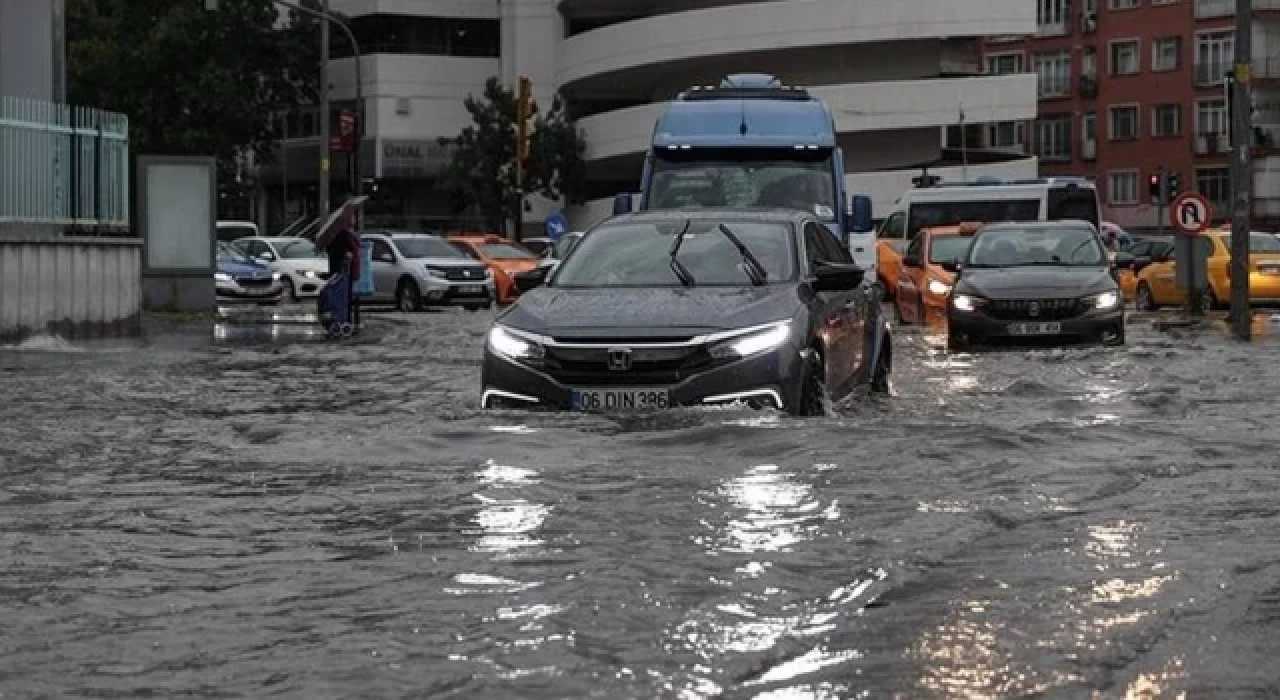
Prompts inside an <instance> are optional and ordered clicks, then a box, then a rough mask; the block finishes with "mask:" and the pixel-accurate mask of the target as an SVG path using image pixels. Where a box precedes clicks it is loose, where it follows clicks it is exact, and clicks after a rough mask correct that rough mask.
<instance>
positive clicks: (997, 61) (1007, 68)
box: [987, 53, 1026, 75]
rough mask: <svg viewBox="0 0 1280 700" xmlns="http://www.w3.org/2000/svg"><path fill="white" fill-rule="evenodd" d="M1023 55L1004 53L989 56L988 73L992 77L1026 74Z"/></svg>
mask: <svg viewBox="0 0 1280 700" xmlns="http://www.w3.org/2000/svg"><path fill="white" fill-rule="evenodd" d="M1023 60H1024V59H1023V55H1022V54H1020V53H1002V54H994V55H991V56H987V73H989V74H991V75H1009V74H1012V73H1024V72H1026V70H1025V68H1024V67H1023Z"/></svg>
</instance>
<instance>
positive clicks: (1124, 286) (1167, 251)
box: [1116, 240, 1173, 303]
mask: <svg viewBox="0 0 1280 700" xmlns="http://www.w3.org/2000/svg"><path fill="white" fill-rule="evenodd" d="M1124 252H1126V253H1128V254H1129V255H1132V256H1133V262H1132V263H1130V264H1128V265H1125V266H1123V267H1117V268H1116V281H1117V282H1119V283H1120V292H1121V293H1122V294H1124V300H1125V302H1126V303H1128V302H1130V301H1133V298H1134V296H1136V295H1137V293H1138V273H1140V272H1142V270H1143V268H1145V267H1146V266H1148V265H1150V264H1151V263H1154V262H1165V261H1166V260H1171V259H1172V258H1173V242H1172V241H1170V240H1145V241H1137V242H1136V243H1134V244H1133V245H1131V246H1129V247H1128V248H1127V249H1126V250H1125V251H1124Z"/></svg>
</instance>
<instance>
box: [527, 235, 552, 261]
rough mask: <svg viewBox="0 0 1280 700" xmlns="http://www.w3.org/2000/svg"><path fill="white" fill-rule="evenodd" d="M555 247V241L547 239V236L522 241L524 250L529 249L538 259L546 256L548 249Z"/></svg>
mask: <svg viewBox="0 0 1280 700" xmlns="http://www.w3.org/2000/svg"><path fill="white" fill-rule="evenodd" d="M553 245H555V241H553V240H551V239H550V238H547V237H546V236H535V237H534V238H521V239H520V246H521V247H522V248H527V249H528V250H529V252H530V253H533V254H534V255H536V256H538V257H542V256H543V255H545V254H546V252H547V249H548V248H550V247H551V246H553Z"/></svg>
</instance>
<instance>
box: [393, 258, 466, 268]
mask: <svg viewBox="0 0 1280 700" xmlns="http://www.w3.org/2000/svg"><path fill="white" fill-rule="evenodd" d="M405 263H407V264H409V265H430V266H431V267H484V266H485V265H484V263H482V262H480V261H479V260H472V259H470V258H405Z"/></svg>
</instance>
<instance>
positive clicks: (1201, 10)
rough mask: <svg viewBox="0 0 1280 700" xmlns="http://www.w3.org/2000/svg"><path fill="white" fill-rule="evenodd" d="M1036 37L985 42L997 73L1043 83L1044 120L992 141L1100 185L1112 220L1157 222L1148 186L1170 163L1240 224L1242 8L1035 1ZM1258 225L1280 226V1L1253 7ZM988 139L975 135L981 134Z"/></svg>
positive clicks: (1012, 127)
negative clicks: (1231, 87) (1236, 114)
mask: <svg viewBox="0 0 1280 700" xmlns="http://www.w3.org/2000/svg"><path fill="white" fill-rule="evenodd" d="M1027 1H1028V2H1034V3H1036V5H1037V17H1038V20H1039V30H1038V32H1037V34H1036V35H1035V36H1033V37H993V38H991V39H988V40H987V41H986V42H985V43H984V47H983V53H984V60H985V62H986V67H987V71H988V72H990V73H993V74H1000V73H1020V72H1034V73H1036V74H1037V75H1038V76H1039V88H1038V89H1039V110H1038V117H1037V119H1036V120H1035V121H1034V122H1031V123H1029V124H1023V123H1003V124H989V125H986V126H984V127H979V128H980V129H983V130H984V131H985V133H983V134H981V136H980V138H981V139H982V142H983V143H985V144H986V145H988V146H989V147H992V148H1002V149H1003V148H1007V149H1011V150H1016V151H1025V152H1030V153H1033V154H1035V155H1036V156H1038V157H1039V159H1040V172H1041V174H1042V175H1046V176H1049V175H1084V176H1087V177H1092V178H1094V180H1095V181H1096V182H1097V183H1098V188H1099V195H1100V197H1101V198H1102V201H1103V206H1104V215H1105V217H1106V218H1108V219H1109V220H1111V221H1115V222H1116V223H1119V224H1120V225H1122V226H1125V227H1129V228H1134V229H1147V228H1151V227H1154V226H1155V224H1156V211H1155V207H1154V206H1153V205H1152V204H1151V199H1150V197H1149V195H1148V191H1149V190H1148V182H1149V178H1150V177H1151V175H1153V174H1154V173H1155V172H1156V169H1157V168H1158V167H1160V166H1164V168H1166V169H1167V170H1170V171H1173V172H1177V173H1179V176H1180V177H1179V180H1180V186H1181V189H1182V190H1183V191H1186V190H1189V189H1196V190H1199V191H1200V192H1202V193H1203V194H1205V195H1206V196H1207V197H1208V198H1209V199H1210V201H1212V202H1213V203H1214V217H1215V219H1226V218H1229V216H1230V213H1229V210H1228V206H1229V204H1228V203H1229V202H1230V195H1231V193H1230V189H1231V180H1230V177H1229V172H1230V171H1229V168H1228V162H1229V155H1230V146H1231V144H1230V142H1229V139H1228V128H1227V127H1228V124H1229V113H1228V110H1227V103H1226V100H1225V94H1224V83H1223V75H1224V74H1225V73H1227V72H1228V71H1229V70H1230V68H1231V64H1232V60H1233V56H1234V51H1235V39H1234V31H1235V24H1234V23H1235V5H1236V0H1027ZM1253 6H1254V30H1253V51H1254V58H1253V77H1254V90H1255V95H1254V124H1255V128H1254V140H1255V146H1256V147H1255V150H1254V162H1255V190H1256V192H1255V198H1254V218H1255V223H1256V224H1257V225H1258V226H1260V227H1266V228H1267V229H1268V230H1272V229H1280V148H1277V147H1278V146H1280V0H1253ZM978 136H979V135H978V134H976V133H975V134H972V135H967V136H966V138H967V139H968V138H975V137H978Z"/></svg>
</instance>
